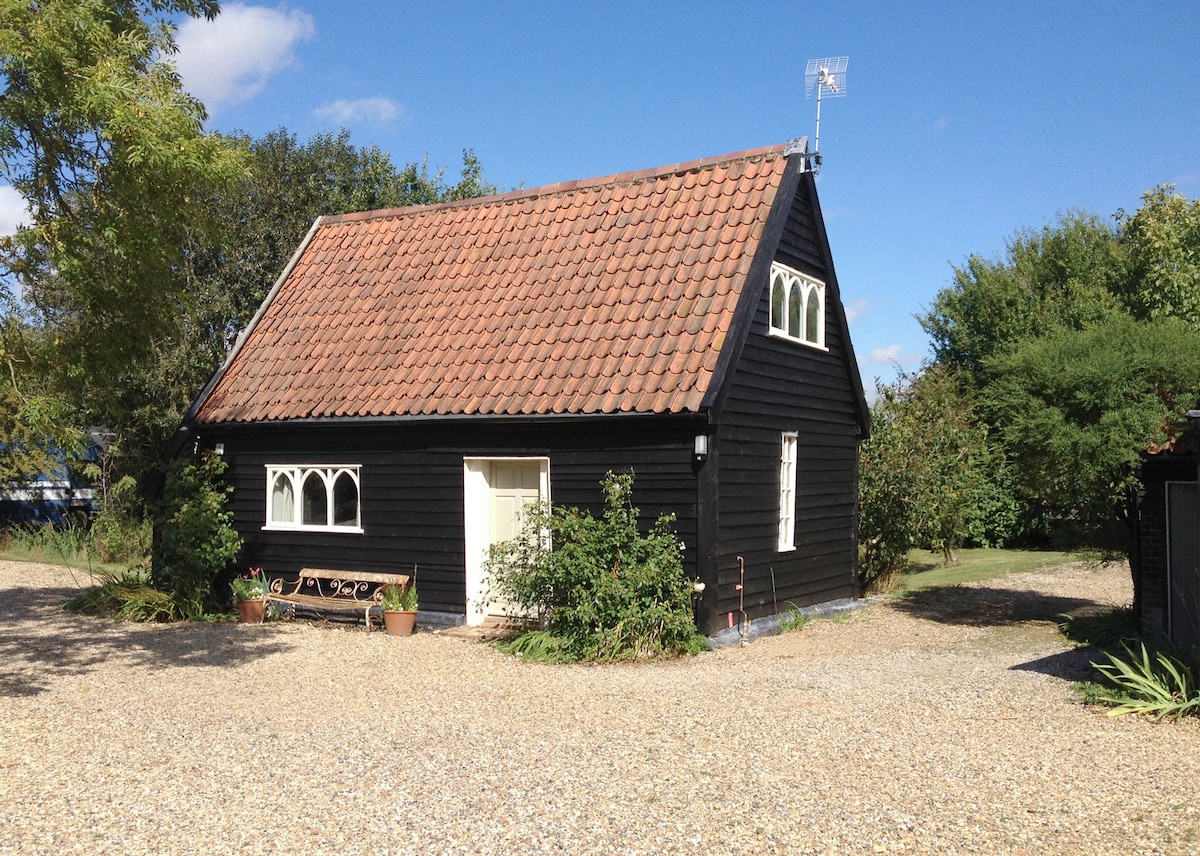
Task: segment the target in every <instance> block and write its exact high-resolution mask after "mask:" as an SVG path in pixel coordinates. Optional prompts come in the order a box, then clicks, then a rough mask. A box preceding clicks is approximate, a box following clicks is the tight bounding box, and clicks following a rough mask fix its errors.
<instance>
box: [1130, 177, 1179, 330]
mask: <svg viewBox="0 0 1200 856" xmlns="http://www.w3.org/2000/svg"><path fill="white" fill-rule="evenodd" d="M1117 220H1118V223H1119V224H1120V227H1121V241H1122V244H1123V245H1124V246H1125V247H1126V248H1127V252H1128V256H1129V264H1130V273H1131V275H1130V277H1129V278H1128V280H1127V287H1126V289H1125V290H1124V293H1123V297H1124V298H1125V301H1126V305H1127V306H1128V309H1129V312H1130V313H1131V314H1132V315H1133V316H1134V317H1135V318H1139V319H1141V320H1151V319H1156V318H1182V319H1184V320H1185V321H1188V322H1189V323H1191V324H1192V325H1193V326H1196V325H1200V200H1195V199H1192V200H1188V199H1187V198H1186V197H1184V196H1182V195H1180V194H1178V193H1175V192H1174V187H1172V186H1171V185H1169V184H1166V185H1161V186H1159V187H1156V188H1154V189H1153V190H1150V191H1147V192H1146V193H1145V194H1144V195H1143V196H1142V207H1141V208H1139V209H1138V210H1137V212H1136V213H1134V214H1133V216H1128V215H1126V214H1124V213H1123V212H1122V213H1120V214H1118V215H1117Z"/></svg>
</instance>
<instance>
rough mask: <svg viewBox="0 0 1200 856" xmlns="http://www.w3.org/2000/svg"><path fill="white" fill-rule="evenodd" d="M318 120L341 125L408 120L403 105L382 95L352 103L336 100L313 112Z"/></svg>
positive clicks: (356, 100) (358, 99) (359, 99)
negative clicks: (326, 120)
mask: <svg viewBox="0 0 1200 856" xmlns="http://www.w3.org/2000/svg"><path fill="white" fill-rule="evenodd" d="M313 115H314V116H316V117H317V118H318V119H332V120H333V121H334V122H337V123H338V124H341V125H349V124H352V123H354V122H361V121H364V120H365V121H368V122H390V121H392V120H393V119H406V118H408V111H407V110H405V109H404V105H403V104H400V103H399V102H397V101H393V100H392V99H390V98H384V97H383V96H382V95H381V96H378V97H376V98H356V99H355V100H353V101H346V100H344V99H340V98H339V99H338V100H337V101H334V102H333V103H332V104H326V105H324V106H323V107H318V108H317V109H316V110H314V111H313Z"/></svg>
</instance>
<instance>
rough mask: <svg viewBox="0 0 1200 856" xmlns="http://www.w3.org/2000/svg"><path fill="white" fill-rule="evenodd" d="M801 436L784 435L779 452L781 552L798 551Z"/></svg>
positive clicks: (786, 432) (792, 432)
mask: <svg viewBox="0 0 1200 856" xmlns="http://www.w3.org/2000/svg"><path fill="white" fill-rule="evenodd" d="M799 446H800V435H799V434H798V433H797V432H795V431H785V432H783V434H782V441H781V443H780V452H779V546H778V549H779V552H780V553H787V552H790V551H792V550H795V549H796V452H797V450H798V448H799Z"/></svg>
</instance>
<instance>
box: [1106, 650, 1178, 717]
mask: <svg viewBox="0 0 1200 856" xmlns="http://www.w3.org/2000/svg"><path fill="white" fill-rule="evenodd" d="M1140 644H1141V654H1140V655H1138V654H1134V653H1133V650H1132V649H1131V648H1130V647H1129V643H1127V642H1125V643H1122V646H1121V647H1122V648H1124V649H1125V653H1126V655H1127V656H1126V657H1118V656H1117V655H1115V654H1110V653H1106V654H1105V656H1106V657H1108V660H1109V662H1108V663H1107V664H1105V665H1101V664H1099V663H1092V666H1094V667H1095V668H1096V669H1097V670H1098V671H1099V672H1100V673H1101V674H1102V675H1104V676H1105V677H1106V678H1108V680H1109V681H1111V682H1112V683H1113V684H1114V685H1115V686H1116V690H1104V689H1102V690H1101V691H1100V692H1098V693H1096V694H1095V695H1094V698H1095V699H1096V700H1098V701H1099V702H1100V703H1102V704H1108V705H1114V708H1113V710H1111V711H1109V716H1120V715H1121V714H1124V713H1144V714H1149V715H1150V716H1153V717H1154V718H1155V719H1156V720H1161V719H1163V718H1164V717H1168V716H1173V717H1175V719H1181V718H1183V717H1184V716H1200V691H1197V689H1196V675H1195V672H1194V671H1193V670H1192V669H1191V668H1190V667H1189V666H1188V665H1186V664H1185V663H1183V662H1182V661H1181V660H1178V659H1176V658H1175V657H1172V656H1170V655H1169V654H1165V653H1163V652H1162V651H1158V652H1156V653H1155V655H1154V659H1153V661H1152V660H1151V659H1150V654H1149V652H1148V651H1147V650H1146V645H1145V643H1140Z"/></svg>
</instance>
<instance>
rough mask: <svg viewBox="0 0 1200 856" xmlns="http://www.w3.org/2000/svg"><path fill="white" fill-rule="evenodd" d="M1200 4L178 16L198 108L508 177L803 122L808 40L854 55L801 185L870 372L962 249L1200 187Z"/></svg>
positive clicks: (374, 7) (233, 7)
mask: <svg viewBox="0 0 1200 856" xmlns="http://www.w3.org/2000/svg"><path fill="white" fill-rule="evenodd" d="M1197 32H1200V4H1196V3H1195V2H1194V0H1192V2H1170V0H1168V1H1167V2H1156V3H1141V2H1129V1H1128V0H1126V2H1120V3H1117V2H1077V3H1066V2H1054V0H1042V2H1036V3H1034V2H999V0H997V1H996V2H926V3H906V4H900V3H854V2H837V3H824V4H820V3H798V2H770V0H766V1H765V2H755V3H716V2H692V3H685V2H664V0H651V2H646V0H642V2H603V1H602V0H596V2H590V3H572V2H557V3H555V2H540V0H529V2H522V3H497V2H457V3H406V2H384V0H356V2H347V1H346V0H296V2H289V3H286V4H282V5H265V6H255V5H250V4H232V3H228V4H224V9H223V12H222V15H221V16H220V18H218V19H217V21H216V22H215V23H213V24H205V25H200V24H196V23H189V24H187V25H186V26H185V27H184V28H183V29H182V30H181V31H180V34H179V40H180V45H181V53H180V55H179V65H180V70H181V73H182V74H183V76H184V80H185V84H186V85H187V86H188V87H189V89H191V90H192V91H193V92H195V93H196V94H198V95H200V96H201V97H202V98H203V100H205V102H206V104H208V106H209V110H210V114H211V115H210V127H211V128H213V129H216V130H221V131H234V130H241V131H245V132H248V133H250V134H252V135H255V136H257V135H260V134H262V133H265V132H267V131H269V130H272V129H274V128H277V127H280V126H284V127H286V128H287V129H288V130H290V131H292V132H293V133H295V134H297V135H298V136H299V137H300V139H301V140H304V139H307V137H309V136H310V135H312V134H315V133H318V132H320V131H323V130H336V129H338V128H339V127H346V128H348V129H349V130H350V131H351V133H352V139H353V141H354V142H355V143H357V144H359V145H364V144H367V143H375V144H378V145H379V146H380V147H381V148H383V149H384V150H386V151H388V152H389V153H390V154H391V156H392V158H393V160H394V161H395V162H396V163H398V164H402V163H408V162H411V161H419V160H421V159H422V158H424V157H426V156H428V159H429V162H430V164H431V165H433V166H445V167H447V173H448V175H454V174H455V173H456V172H457V169H458V166H459V165H460V163H461V153H462V150H463V149H464V148H473V149H474V150H475V151H476V153H477V154H478V156H479V158H480V160H481V161H482V163H483V166H484V172H485V177H486V178H487V179H488V180H490V181H492V182H494V183H496V184H499V185H501V186H502V187H503V188H508V187H513V186H517V185H522V184H523V185H524V186H526V187H535V186H538V185H542V184H547V183H551V182H557V181H562V180H569V179H575V178H586V177H592V176H599V175H607V174H610V173H614V172H621V171H625V170H632V169H642V168H647V167H655V166H663V165H667V164H672V163H678V162H680V161H685V160H691V159H694V158H699V157H706V156H710V155H717V154H724V153H728V152H734V151H739V150H742V149H747V148H752V147H757V146H762V145H768V144H773V143H782V142H785V141H786V140H788V139H790V138H792V137H796V136H801V135H809V136H810V137H811V136H812V133H813V123H814V118H815V103H814V102H813V101H810V100H806V99H805V87H804V69H805V63H806V61H807V60H808V59H810V58H818V57H833V56H843V55H844V56H848V57H849V58H850V64H849V69H848V94H847V95H846V97H843V98H837V99H829V100H826V101H824V102H823V105H822V117H821V118H822V122H821V124H822V127H821V150H822V154H823V155H824V158H825V164H824V167H823V168H822V171H821V175H820V177H819V179H818V191H819V193H820V196H821V204H822V208H823V211H824V214H825V220H826V225H827V227H828V231H829V238H830V243H831V245H832V249H833V256H834V263H835V266H836V268H837V273H838V280H839V282H840V284H841V288H842V297H843V302H844V303H845V305H846V307H847V310H848V311H849V312H850V314H851V316H852V319H853V320H852V322H851V334H852V338H853V340H854V344H855V349H856V352H857V355H858V358H859V363H860V365H861V367H862V371H863V380H864V383H865V384H866V386H867V387H868V390H870V389H871V388H872V379H873V377H874V376H876V375H883V376H884V377H890V376H891V374H892V370H891V368H890V363H891V361H898V362H899V363H901V364H903V365H905V366H906V367H910V368H912V367H915V366H916V365H918V364H919V362H920V360H921V359H922V358H923V357H924V356H926V354H927V350H928V342H927V340H926V337H925V336H924V333H923V331H922V330H921V329H920V326H919V325H918V324H917V323H916V321H915V320H914V319H913V316H914V314H916V313H918V312H920V311H922V309H923V307H926V306H928V304H929V303H930V301H931V300H932V299H933V297H934V295H935V294H936V293H937V291H938V290H939V289H940V288H943V287H945V286H946V285H947V284H948V283H949V282H950V278H951V275H952V269H951V265H952V264H958V263H961V262H962V261H963V260H964V259H965V258H966V256H967V255H969V254H971V253H980V254H983V255H985V256H995V255H998V254H1000V253H1002V252H1003V249H1004V244H1005V241H1006V240H1007V239H1008V238H1010V237H1011V236H1012V235H1013V233H1014V232H1015V231H1016V230H1017V229H1020V228H1024V227H1035V228H1036V227H1040V226H1042V225H1044V224H1046V223H1049V222H1052V221H1053V220H1054V218H1055V217H1056V216H1057V215H1058V214H1059V213H1060V212H1065V211H1067V210H1069V209H1072V208H1080V209H1084V210H1088V211H1092V212H1094V213H1096V214H1099V215H1101V216H1104V217H1109V216H1111V215H1113V214H1114V213H1115V212H1116V211H1117V210H1118V209H1122V208H1124V209H1126V210H1128V211H1133V210H1135V209H1136V208H1137V207H1138V205H1139V204H1140V198H1141V194H1142V193H1143V192H1145V191H1146V190H1148V189H1150V188H1151V187H1154V186H1155V185H1157V184H1161V183H1172V184H1175V185H1176V187H1177V189H1178V190H1179V192H1181V193H1184V194H1186V195H1187V196H1189V197H1197V196H1200V59H1198V58H1197V56H1198V53H1200V52H1198V51H1197V45H1198V44H1200V42H1198V41H1197Z"/></svg>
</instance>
